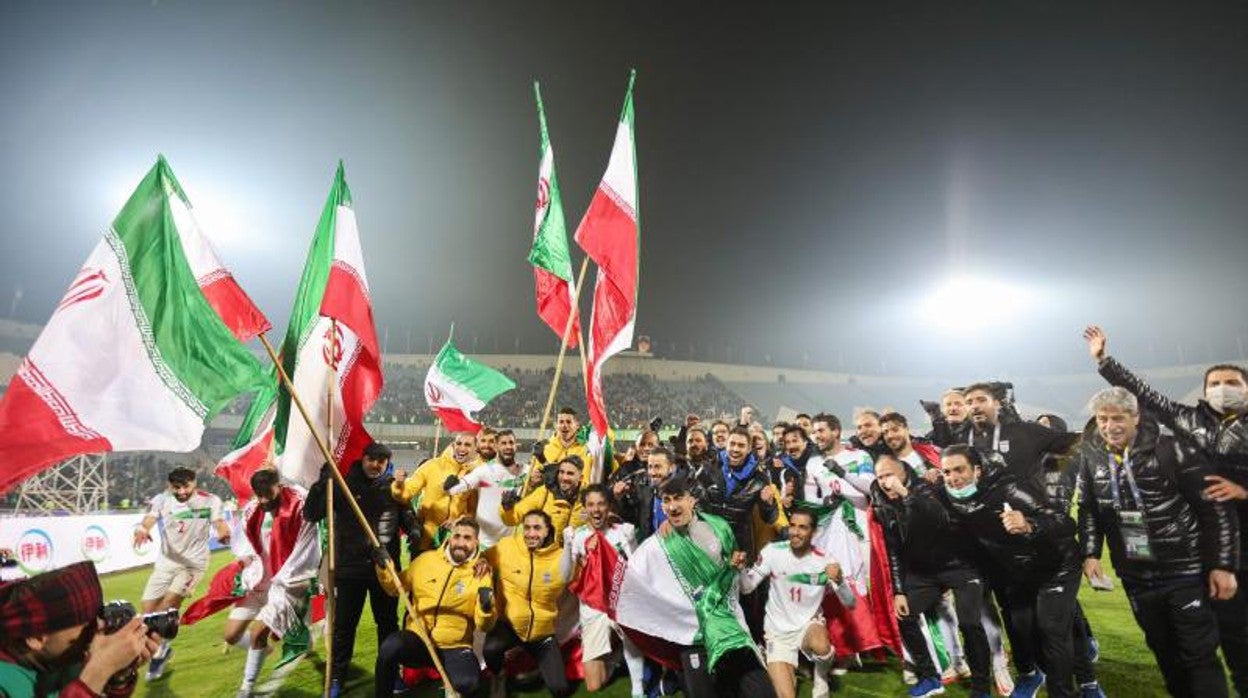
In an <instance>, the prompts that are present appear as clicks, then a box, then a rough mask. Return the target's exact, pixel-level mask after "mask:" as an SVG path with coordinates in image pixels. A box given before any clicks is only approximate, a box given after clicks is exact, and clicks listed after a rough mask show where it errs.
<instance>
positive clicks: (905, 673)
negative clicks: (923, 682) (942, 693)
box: [901, 669, 919, 686]
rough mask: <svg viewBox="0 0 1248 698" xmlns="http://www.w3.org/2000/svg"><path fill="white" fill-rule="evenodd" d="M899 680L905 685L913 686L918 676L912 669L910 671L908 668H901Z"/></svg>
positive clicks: (917, 680)
mask: <svg viewBox="0 0 1248 698" xmlns="http://www.w3.org/2000/svg"><path fill="white" fill-rule="evenodd" d="M901 680H902V682H903V683H905V684H906V685H907V686H913V685H915V684H916V683H918V682H919V677H918V675H917V674H915V673H914V672H913V671H910V670H909V669H902V670H901Z"/></svg>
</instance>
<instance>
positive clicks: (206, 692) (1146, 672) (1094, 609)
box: [104, 552, 1165, 698]
mask: <svg viewBox="0 0 1248 698" xmlns="http://www.w3.org/2000/svg"><path fill="white" fill-rule="evenodd" d="M229 560H230V555H229V553H228V552H218V553H215V554H214V555H213V557H212V565H211V568H210V570H209V573H210V575H211V573H212V572H214V571H215V570H216V569H217V568H219V567H220V566H222V565H224V564H226V563H227V562H229ZM147 574H148V569H147V568H144V569H141V570H137V571H133V572H124V573H119V574H114V575H109V576H108V577H106V578H105V579H104V594H105V598H106V599H128V600H131V601H135V602H137V601H138V599H139V596H140V595H141V593H142V591H143V585H144V584H145V583H146V581H147ZM205 587H206V582H204V583H202V584H201V585H200V589H201V591H202V590H203V589H204V588H205ZM1080 599H1081V601H1082V602H1083V607H1084V609H1085V610H1086V611H1087V614H1088V618H1089V619H1090V620H1091V623H1092V627H1093V629H1094V631H1095V633H1096V637H1097V639H1098V640H1100V643H1101V660H1100V662H1099V663H1098V664H1097V665H1096V670H1097V673H1098V675H1099V677H1100V680H1101V684H1102V685H1103V686H1104V687H1105V691H1106V693H1108V694H1109V695H1110V696H1113V697H1117V696H1130V697H1131V698H1144V697H1146V696H1160V695H1164V694H1165V692H1164V690H1162V687H1161V686H1162V684H1161V676H1160V674H1159V673H1158V672H1157V667H1156V664H1155V662H1154V661H1153V658H1152V655H1151V654H1150V653H1149V651H1148V648H1147V647H1145V646H1144V639H1143V636H1142V635H1141V634H1140V630H1139V628H1138V627H1137V626H1136V624H1135V621H1134V619H1133V618H1132V617H1131V610H1130V608H1129V607H1128V606H1127V599H1126V597H1125V596H1124V594H1123V592H1122V590H1121V587H1118V588H1117V589H1115V590H1114V591H1112V592H1093V591H1091V589H1089V588H1088V587H1087V586H1086V585H1084V587H1083V589H1082V591H1081V592H1080ZM364 613H365V617H364V619H363V620H361V622H360V627H361V629H362V631H361V632H360V633H359V635H358V637H357V640H356V647H355V658H354V661H353V666H352V671H351V674H350V676H349V677H348V684H347V689H348V690H347V692H346V694H345V695H349V696H366V695H371V692H372V683H373V681H372V662H373V659H374V658H375V657H376V652H377V640H376V636H375V635H374V633H373V632H372V627H373V623H372V617H371V615H369V611H368V608H367V604H366V605H365V610H364ZM225 616H226V613H225V612H222V613H220V614H218V615H216V616H213V617H211V618H209V619H207V620H205V621H203V622H201V623H199V624H197V625H195V626H192V627H189V628H183V629H182V631H181V633H180V634H179V635H178V638H177V640H176V641H175V642H174V647H175V648H176V652H175V653H174V657H173V659H172V660H171V662H170V666H169V669H168V670H167V671H166V673H165V675H164V677H163V678H161V679H160V680H159V681H156V682H153V683H151V684H148V683H145V682H143V681H142V680H140V684H139V690H138V692H137V693H136V695H138V696H153V697H164V696H169V697H174V696H185V697H188V698H190V697H197V696H205V697H214V698H215V697H216V696H233V695H234V692H235V690H236V689H237V687H238V683H239V680H240V679H241V678H242V672H243V660H244V658H245V653H244V652H241V651H239V650H236V649H231V650H230V652H229V653H227V654H223V653H222V650H221V648H222V642H221V629H222V627H223V625H224V624H225ZM320 649H321V646H320V645H319V644H318V647H317V651H314V652H313V653H312V654H311V655H309V656H308V657H307V658H305V659H304V660H303V661H302V662H301V663H300V664H299V665H298V666H297V667H296V669H295V670H294V671H293V672H292V673H291V674H290V675H289V676H288V677H287V678H286V680H285V682H284V683H283V684H282V687H281V688H280V690H278V691H277V693H276V694H274V695H277V696H316V695H320V690H321V688H320V687H321V681H322V675H323V674H322V672H323V669H324V661H323V655H322V654H321V653H320ZM272 668H273V661H272V659H270V661H269V663H268V664H267V665H266V666H265V669H264V672H263V673H262V674H261V675H260V683H261V684H262V683H264V681H265V680H266V679H267V678H268V676H269V673H270V672H271V671H272ZM905 691H906V687H905V686H904V685H903V684H902V682H901V674H900V671H899V670H898V669H897V668H896V667H887V668H879V669H876V670H871V671H853V672H850V673H849V675H848V676H846V677H844V678H843V680H842V681H841V683H840V685H839V687H838V689H837V690H836V692H835V693H834V695H837V696H904V695H905ZM440 694H441V691H439V690H436V689H431V688H427V689H423V690H414V691H411V692H409V695H410V696H436V695H440ZM586 694H587V692H586V691H585V690H584V689H581V690H580V691H579V692H578V693H577V695H586ZM516 695H525V696H528V695H531V696H540V695H546V694H545V692H536V693H518V694H516ZM600 695H604V696H628V695H629V684H628V681H627V680H626V679H620V680H617V681H616V682H615V683H613V684H611V685H610V686H609V687H608V688H607V689H605V690H603V691H601V692H600ZM800 695H802V696H809V695H810V686H809V684H808V683H804V684H803V685H802V686H801V691H800ZM945 695H948V696H965V695H967V690H966V689H965V688H962V687H958V686H952V687H950V688H949V690H948V691H947V692H946V693H945Z"/></svg>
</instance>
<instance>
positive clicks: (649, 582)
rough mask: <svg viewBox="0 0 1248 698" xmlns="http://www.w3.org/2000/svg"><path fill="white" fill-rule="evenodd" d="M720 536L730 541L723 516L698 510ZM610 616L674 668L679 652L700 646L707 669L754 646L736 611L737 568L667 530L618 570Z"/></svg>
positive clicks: (727, 544) (731, 544)
mask: <svg viewBox="0 0 1248 698" xmlns="http://www.w3.org/2000/svg"><path fill="white" fill-rule="evenodd" d="M699 518H700V519H701V520H702V521H703V522H705V523H706V524H707V525H708V526H709V527H710V529H711V531H712V532H713V533H714V535H715V537H716V538H717V539H718V540H719V541H720V550H733V549H734V548H735V547H736V544H735V540H734V539H733V537H732V531H731V530H730V529H729V527H728V523H727V522H726V521H724V520H723V519H721V518H719V517H716V516H711V515H708V514H700V515H699ZM610 599H611V602H612V608H611V617H612V618H614V619H615V621H616V623H618V624H619V626H620V628H621V629H622V630H623V631H624V633H625V634H626V635H627V636H628V638H629V639H630V640H632V641H633V643H634V644H636V645H637V647H638V648H639V649H640V650H641V651H642V652H643V653H644V654H645V655H646V656H647V657H649V658H651V659H653V660H655V661H657V662H659V663H661V664H663V665H665V666H667V667H669V668H671V669H676V670H679V669H680V654H681V651H682V650H684V649H686V648H688V647H691V646H694V645H701V646H703V647H705V648H706V651H707V662H708V663H709V664H710V669H712V670H713V669H714V668H715V665H716V664H718V663H719V661H720V660H721V659H723V657H724V656H725V655H727V654H728V653H729V652H731V651H733V650H736V649H749V650H752V651H754V652H757V651H758V648H757V647H755V645H754V643H753V641H752V640H751V639H750V633H749V630H748V629H747V626H746V623H745V613H744V612H743V611H742V609H741V602H740V594H739V583H738V575H737V571H736V568H734V567H732V566H730V565H728V564H727V563H726V562H725V561H723V560H718V561H716V560H712V559H711V557H710V556H709V555H707V554H706V552H705V551H704V550H703V549H702V548H701V547H700V546H699V545H698V544H697V543H695V542H694V541H693V540H692V538H691V537H690V536H689V535H688V534H685V533H680V532H676V531H673V532H672V533H671V534H670V535H667V536H659V535H655V536H650V537H649V538H647V539H646V540H644V541H642V543H641V545H639V546H637V549H636V550H634V551H633V554H632V555H631V556H629V558H628V563H627V564H626V565H622V566H620V567H617V568H616V573H615V577H614V580H613V584H612V593H611V596H610Z"/></svg>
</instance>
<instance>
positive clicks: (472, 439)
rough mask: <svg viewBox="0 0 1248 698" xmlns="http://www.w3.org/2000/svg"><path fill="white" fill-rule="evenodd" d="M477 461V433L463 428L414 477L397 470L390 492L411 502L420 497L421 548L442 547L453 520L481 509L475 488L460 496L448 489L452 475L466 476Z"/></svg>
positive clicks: (396, 498)
mask: <svg viewBox="0 0 1248 698" xmlns="http://www.w3.org/2000/svg"><path fill="white" fill-rule="evenodd" d="M477 463H478V461H477V437H476V436H475V435H473V434H472V433H470V432H459V433H457V434H455V440H454V441H453V442H451V446H450V448H448V449H447V450H446V451H445V452H443V453H442V454H440V455H438V456H436V457H434V458H430V459H429V460H427V461H425V462H424V463H422V464H421V466H420V467H419V468H417V469H416V472H414V473H412V476H411V477H407V476H406V473H404V472H403V471H402V470H400V471H398V472H397V473H395V474H394V482H393V483H391V484H390V494H391V495H393V496H394V498H395V500H396V501H398V502H399V503H400V504H404V505H407V504H410V503H411V501H412V500H413V499H415V498H416V497H418V496H419V497H420V505H419V506H418V507H417V509H416V515H417V516H418V517H420V527H421V536H420V542H419V544H418V547H417V549H418V550H432V549H434V548H436V547H438V544H439V543H441V542H442V540H441V536H442V535H445V531H446V528H447V527H448V526H449V525H450V523H451V522H452V521H455V520H457V519H459V518H460V517H461V516H464V515H471V514H472V513H473V512H475V511H476V510H477V493H476V491H475V490H473V491H470V492H467V493H465V494H462V495H459V496H456V497H452V496H450V495H448V494H447V493H446V483H447V481H448V479H449V478H450V476H452V475H454V476H455V477H456V478H457V479H460V480H462V479H463V477H464V476H465V475H467V474H468V473H469V471H471V470H472V469H473V468H474V467H476V465H477ZM440 534H441V535H440Z"/></svg>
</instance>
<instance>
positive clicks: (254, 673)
mask: <svg viewBox="0 0 1248 698" xmlns="http://www.w3.org/2000/svg"><path fill="white" fill-rule="evenodd" d="M265 654H267V653H266V652H265V651H264V650H255V649H252V650H247V665H246V666H245V667H244V669H243V684H244V685H248V686H249V685H251V684H254V683H255V682H256V678H257V677H258V676H260V667H261V665H263V664H264V655H265Z"/></svg>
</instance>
